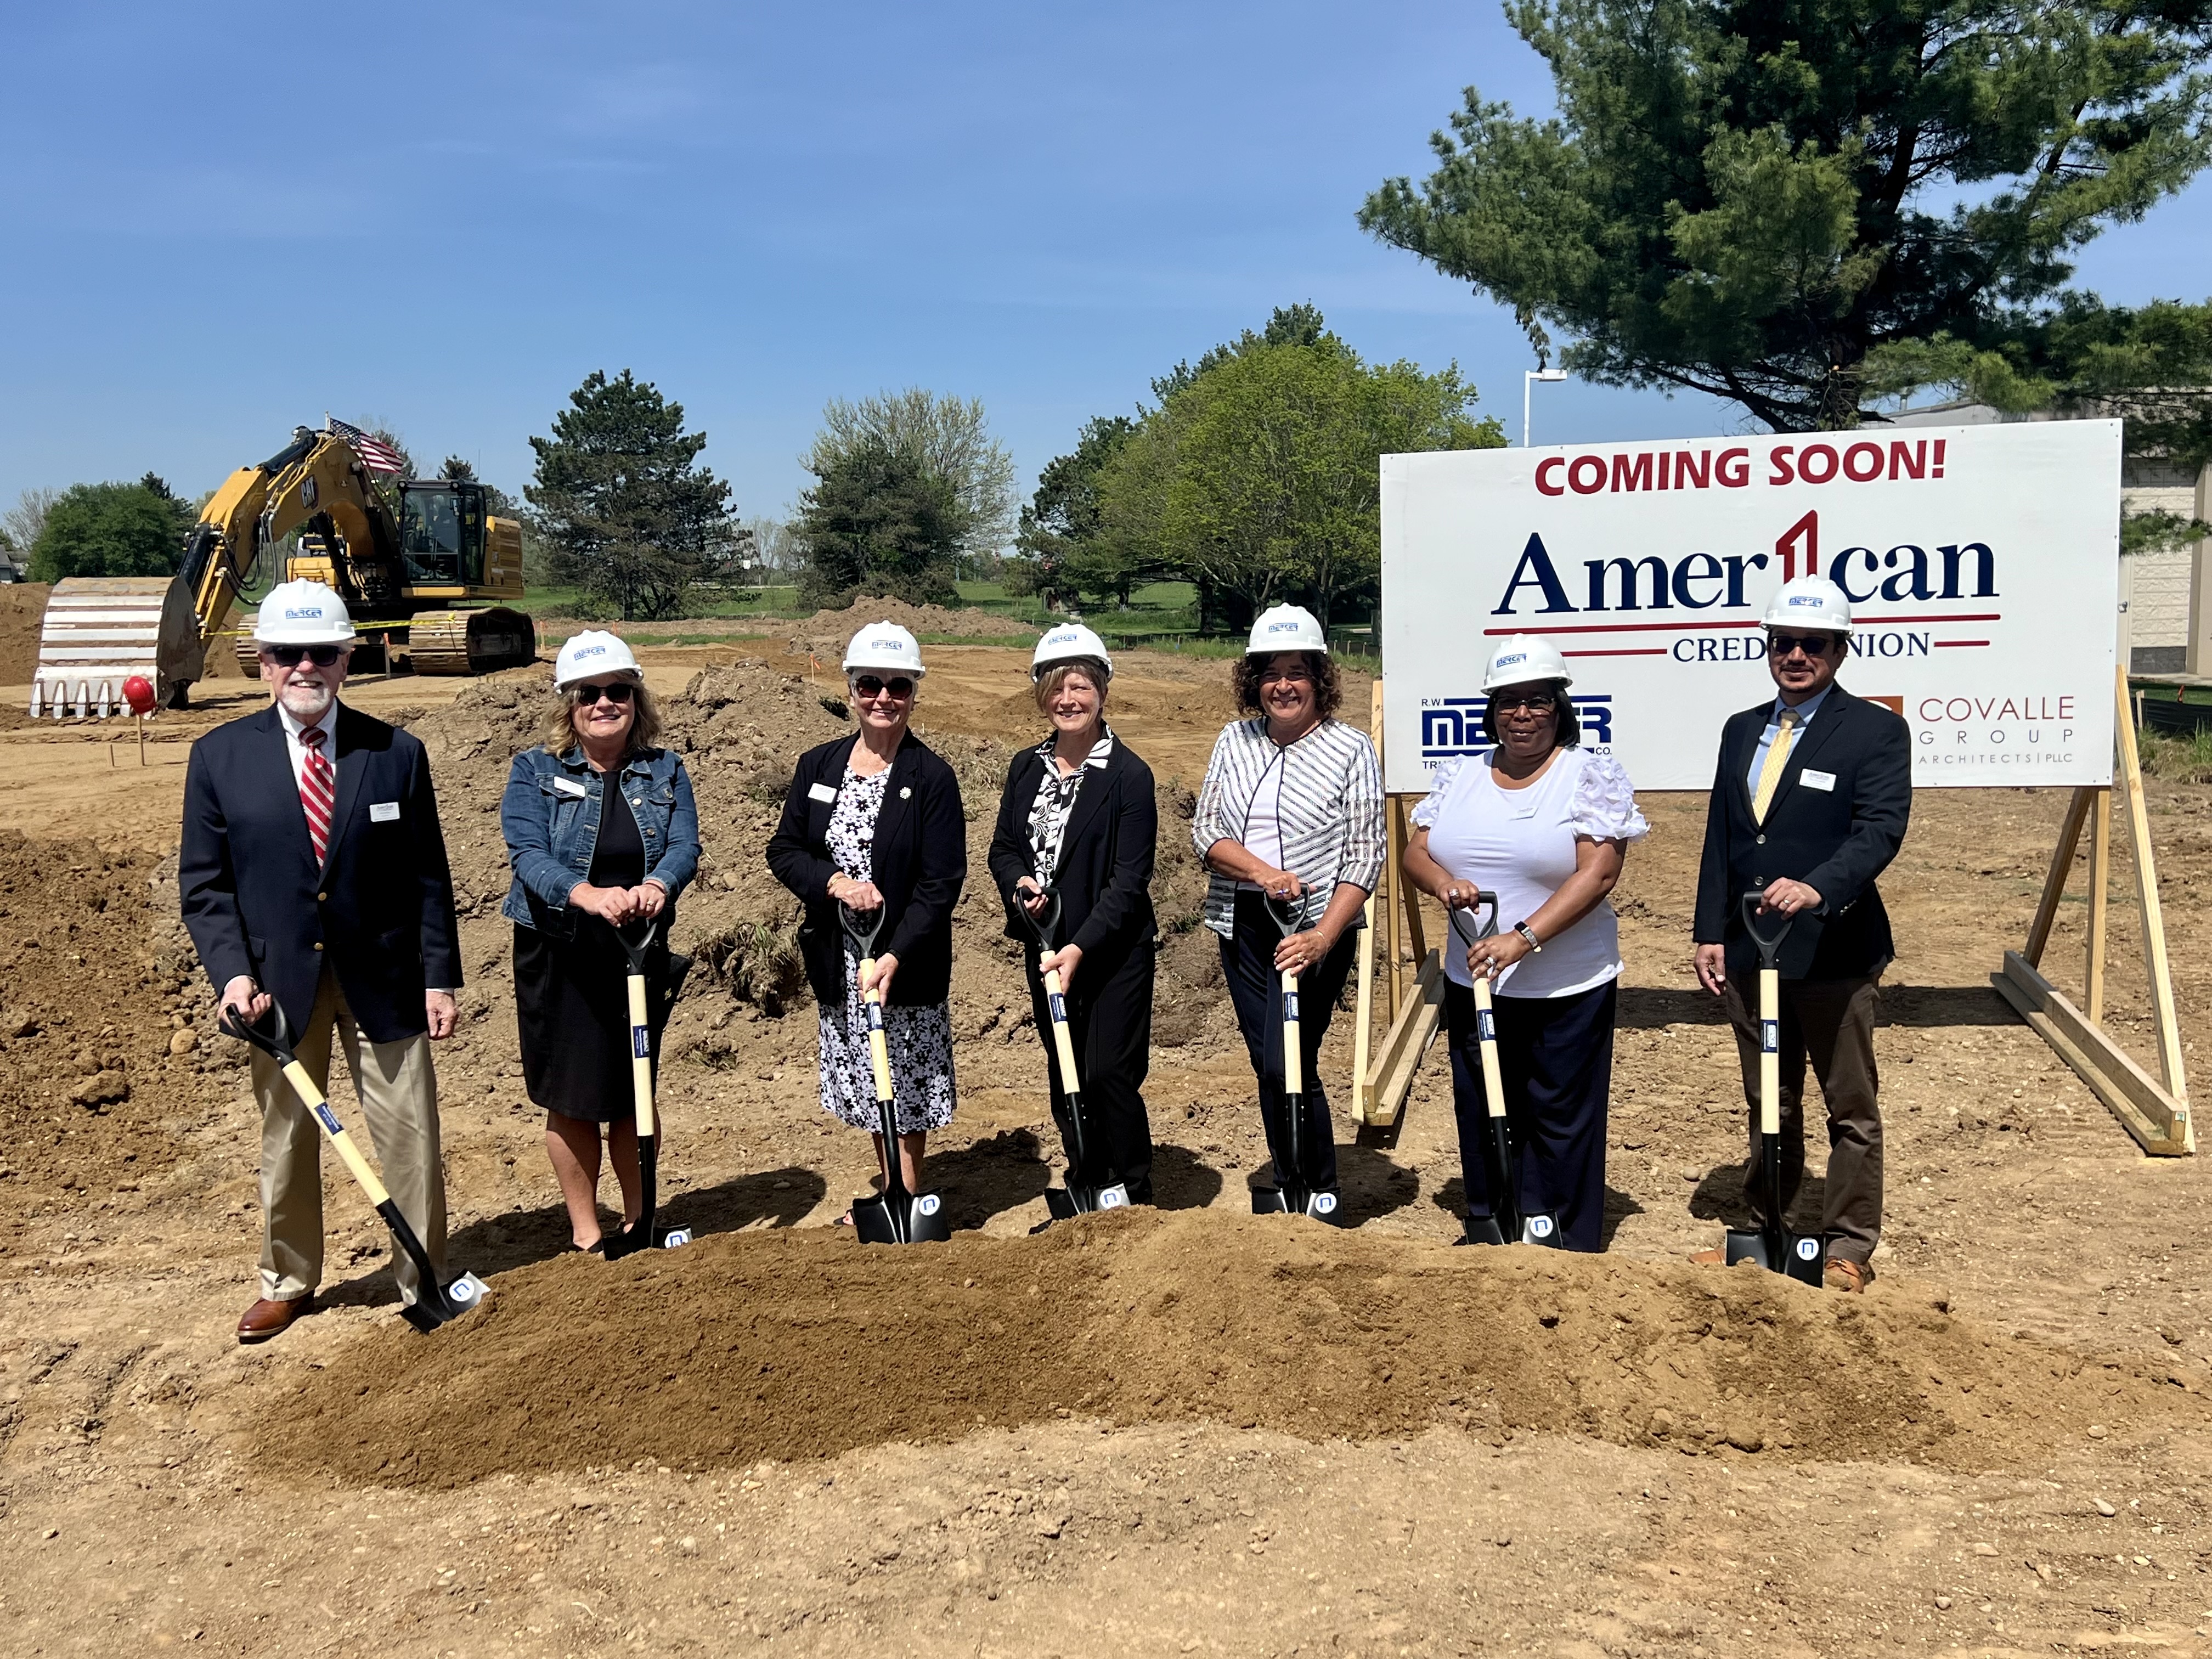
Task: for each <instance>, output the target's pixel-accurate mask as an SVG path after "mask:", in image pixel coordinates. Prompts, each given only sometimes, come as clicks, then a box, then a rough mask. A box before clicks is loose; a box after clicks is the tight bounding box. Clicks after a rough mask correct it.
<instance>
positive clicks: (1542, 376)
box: [1521, 368, 1567, 449]
mask: <svg viewBox="0 0 2212 1659" xmlns="http://www.w3.org/2000/svg"><path fill="white" fill-rule="evenodd" d="M1566 378H1567V371H1566V370H1565V369H1564V368H1530V369H1524V370H1522V374H1521V447H1522V448H1523V449H1526V448H1528V392H1529V388H1530V387H1532V386H1534V385H1535V383H1536V382H1537V381H1539V380H1543V381H1546V382H1549V381H1553V380H1565V379H1566Z"/></svg>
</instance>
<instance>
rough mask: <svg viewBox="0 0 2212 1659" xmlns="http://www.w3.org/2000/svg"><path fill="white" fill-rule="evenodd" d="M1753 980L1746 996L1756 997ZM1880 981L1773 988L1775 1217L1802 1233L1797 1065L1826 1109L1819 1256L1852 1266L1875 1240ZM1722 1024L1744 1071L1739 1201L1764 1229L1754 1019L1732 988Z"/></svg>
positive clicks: (1795, 982) (1801, 1090) (1801, 1086)
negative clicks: (1777, 1063) (1744, 1141)
mask: <svg viewBox="0 0 2212 1659" xmlns="http://www.w3.org/2000/svg"><path fill="white" fill-rule="evenodd" d="M1758 983H1759V981H1758V980H1757V978H1756V977H1755V976H1754V977H1753V981H1752V987H1753V988H1752V995H1753V997H1754V998H1755V997H1756V996H1757V995H1758V994H1759V992H1758ZM1880 985H1881V975H1880V974H1869V975H1865V976H1864V977H1863V978H1860V979H1785V980H1784V981H1782V1030H1781V1032H1780V1037H1781V1060H1782V1066H1781V1072H1782V1078H1781V1083H1782V1087H1781V1091H1780V1093H1781V1096H1782V1102H1781V1104H1782V1212H1783V1217H1784V1223H1785V1225H1788V1226H1789V1227H1790V1229H1791V1231H1798V1232H1802V1231H1806V1229H1805V1228H1804V1227H1803V1225H1802V1222H1801V1221H1800V1220H1799V1218H1796V1216H1794V1215H1793V1214H1792V1212H1793V1211H1795V1210H1796V1207H1797V1188H1798V1185H1799V1183H1800V1182H1802V1180H1803V1179H1804V1176H1805V1063H1806V1061H1807V1060H1811V1061H1812V1065H1813V1074H1814V1076H1815V1077H1817V1078H1819V1079H1820V1095H1821V1098H1822V1100H1823V1101H1824V1102H1825V1103H1826V1106H1827V1109H1828V1178H1827V1182H1826V1202H1825V1203H1824V1204H1823V1206H1822V1213H1821V1216H1820V1232H1821V1234H1822V1236H1823V1237H1825V1238H1826V1241H1827V1253H1828V1255H1831V1256H1842V1257H1844V1259H1845V1260H1847V1261H1856V1262H1857V1263H1858V1264H1859V1265H1860V1266H1861V1267H1864V1266H1865V1265H1866V1261H1867V1258H1868V1257H1869V1256H1870V1255H1873V1254H1874V1247H1875V1245H1876V1244H1877V1243H1880V1242H1881V1105H1880V1103H1879V1100H1878V1093H1877V1091H1878V1089H1879V1086H1880V1082H1881V1079H1880V1078H1879V1077H1878V1076H1877V1075H1876V1074H1875V1064H1874V1015H1875V997H1876V994H1877V989H1878V987H1880ZM1727 1002H1728V1015H1729V1024H1731V1025H1733V1026H1735V1048H1736V1054H1737V1057H1738V1059H1739V1060H1741V1062H1742V1066H1743V1097H1744V1099H1745V1100H1746V1101H1747V1103H1749V1104H1750V1107H1751V1156H1750V1158H1749V1159H1748V1160H1747V1162H1746V1163H1745V1164H1744V1177H1743V1188H1744V1193H1743V1195H1744V1197H1745V1199H1746V1200H1747V1201H1748V1203H1749V1204H1750V1206H1751V1217H1752V1222H1751V1225H1753V1226H1754V1227H1759V1226H1764V1225H1765V1222H1766V1184H1765V1180H1764V1179H1763V1177H1762V1176H1761V1174H1760V1170H1759V1021H1758V1019H1757V1018H1755V1017H1754V1015H1753V1012H1752V1010H1751V1009H1750V1008H1749V1007H1748V1006H1746V1004H1745V1001H1744V999H1743V995H1742V994H1741V992H1739V991H1738V990H1737V988H1736V983H1735V980H1733V979H1731V980H1729V982H1728V991H1727Z"/></svg>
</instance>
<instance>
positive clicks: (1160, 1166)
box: [1152, 1140, 1221, 1210]
mask: <svg viewBox="0 0 2212 1659" xmlns="http://www.w3.org/2000/svg"><path fill="white" fill-rule="evenodd" d="M1220 1196H1221V1171H1220V1170H1217V1169H1215V1168H1214V1167H1213V1166H1212V1164H1208V1163H1206V1161H1205V1160H1204V1159H1202V1158H1200V1157H1199V1155H1198V1154H1197V1153H1195V1152H1192V1151H1191V1150H1190V1149H1189V1148H1188V1146H1170V1145H1168V1144H1166V1143H1164V1142H1162V1141H1157V1140H1156V1141H1154V1142H1153V1143H1152V1203H1153V1206H1155V1207H1156V1208H1158V1209H1163V1210H1203V1209H1205V1208H1206V1206H1208V1205H1210V1204H1212V1202H1213V1200H1215V1199H1217V1198H1218V1197H1220Z"/></svg>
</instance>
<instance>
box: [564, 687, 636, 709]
mask: <svg viewBox="0 0 2212 1659" xmlns="http://www.w3.org/2000/svg"><path fill="white" fill-rule="evenodd" d="M632 690H635V688H634V687H633V686H632V685H631V684H630V683H629V681H628V680H617V681H615V682H614V683H613V684H611V685H579V686H576V687H574V688H573V689H571V690H570V691H569V693H568V695H569V696H572V697H574V698H575V700H576V706H577V707H578V708H590V707H591V706H592V704H593V703H595V702H599V699H600V698H602V697H605V699H606V700H607V701H608V702H611V703H617V704H620V703H625V702H629V694H630V692H631V691H632Z"/></svg>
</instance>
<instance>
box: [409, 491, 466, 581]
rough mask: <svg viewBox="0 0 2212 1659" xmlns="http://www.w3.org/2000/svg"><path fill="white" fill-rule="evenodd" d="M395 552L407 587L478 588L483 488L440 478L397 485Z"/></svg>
mask: <svg viewBox="0 0 2212 1659" xmlns="http://www.w3.org/2000/svg"><path fill="white" fill-rule="evenodd" d="M399 556H400V558H401V560H402V561H403V562H404V563H405V566H406V570H407V576H406V580H407V585H408V586H410V587H476V586H481V585H482V584H483V579H484V492H483V485H482V484H478V483H453V482H451V481H448V480H443V479H441V480H439V481H437V482H435V483H404V484H402V485H401V486H400V493H399Z"/></svg>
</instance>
